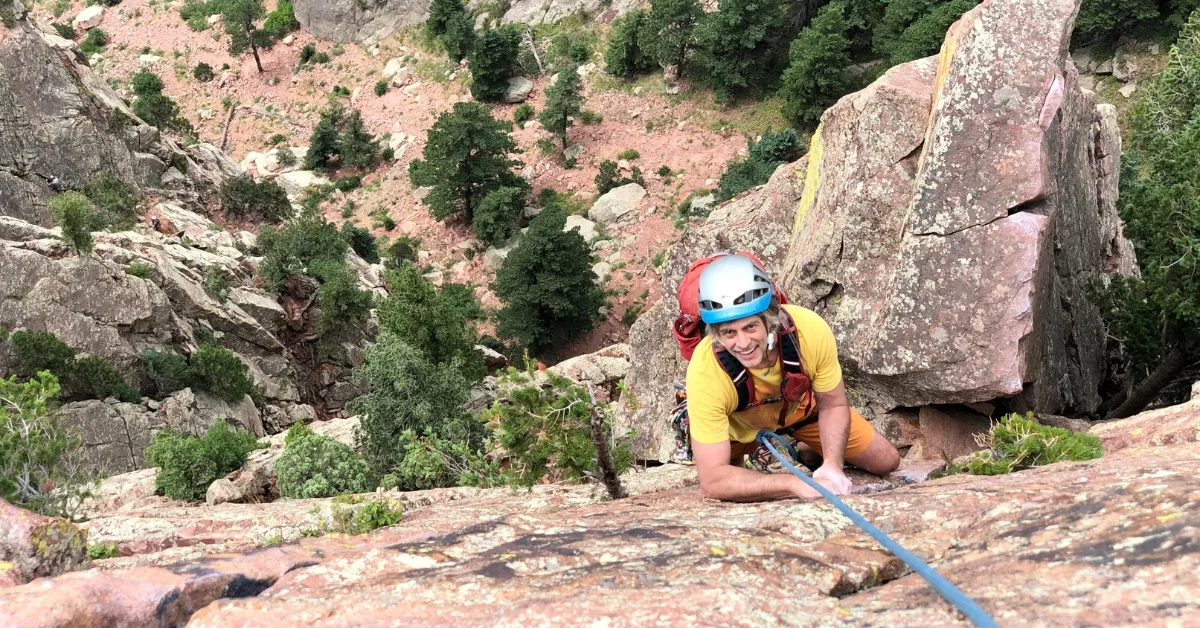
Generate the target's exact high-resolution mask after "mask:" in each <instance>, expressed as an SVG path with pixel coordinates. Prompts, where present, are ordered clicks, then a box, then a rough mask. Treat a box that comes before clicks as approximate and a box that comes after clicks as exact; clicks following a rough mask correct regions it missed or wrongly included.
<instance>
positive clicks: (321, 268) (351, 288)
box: [311, 260, 372, 337]
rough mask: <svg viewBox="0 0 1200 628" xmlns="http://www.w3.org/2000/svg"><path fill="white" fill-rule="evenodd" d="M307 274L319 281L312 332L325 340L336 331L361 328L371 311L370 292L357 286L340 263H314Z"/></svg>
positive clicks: (352, 277)
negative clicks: (313, 330)
mask: <svg viewBox="0 0 1200 628" xmlns="http://www.w3.org/2000/svg"><path fill="white" fill-rule="evenodd" d="M311 271H312V274H313V276H315V277H316V278H317V279H318V280H319V282H320V284H321V285H320V287H319V288H318V289H317V307H318V308H319V309H320V312H321V314H320V316H319V317H318V318H317V324H316V332H317V335H318V336H321V337H325V336H328V335H330V334H331V333H334V332H337V331H338V330H342V329H348V328H355V327H360V326H362V324H363V323H365V322H366V320H367V315H368V313H369V312H370V310H371V301H372V299H371V293H370V292H367V291H366V290H363V289H361V288H359V287H358V277H357V276H356V275H355V273H354V272H353V271H352V270H350V267H349V266H347V265H346V263H345V262H342V261H337V262H333V261H329V260H317V261H314V262H313V263H312V267H311Z"/></svg>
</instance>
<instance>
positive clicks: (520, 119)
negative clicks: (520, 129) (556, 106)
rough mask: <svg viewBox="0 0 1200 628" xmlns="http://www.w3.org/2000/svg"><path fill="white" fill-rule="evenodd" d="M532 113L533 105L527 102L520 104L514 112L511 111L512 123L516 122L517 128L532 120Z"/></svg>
mask: <svg viewBox="0 0 1200 628" xmlns="http://www.w3.org/2000/svg"><path fill="white" fill-rule="evenodd" d="M533 113H534V111H533V105H531V104H529V103H527V102H524V103H521V104H520V105H518V106H517V108H516V109H515V110H513V122H516V123H517V126H520V125H521V124H523V123H525V122H526V121H528V120H532V119H533Z"/></svg>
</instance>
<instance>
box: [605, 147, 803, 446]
mask: <svg viewBox="0 0 1200 628" xmlns="http://www.w3.org/2000/svg"><path fill="white" fill-rule="evenodd" d="M805 164H806V159H805V158H801V159H800V161H798V162H796V163H794V164H787V165H784V166H780V167H779V169H778V170H776V171H775V174H774V175H773V176H772V177H771V180H770V181H769V182H768V183H767V184H766V185H764V186H762V187H759V188H755V189H753V190H751V191H749V192H747V193H745V194H744V195H742V196H740V197H738V198H736V199H734V200H733V201H730V202H729V203H725V204H723V205H720V206H718V207H717V208H716V209H714V210H713V212H712V213H711V214H710V215H709V217H708V219H707V220H706V221H705V222H704V224H701V225H698V226H696V225H693V226H692V227H691V228H690V229H689V230H688V231H687V233H686V235H685V236H684V237H683V238H682V239H681V240H680V241H679V243H678V244H676V245H675V246H674V247H673V248H672V249H671V251H670V255H668V257H667V260H666V262H664V263H663V265H662V266H661V267H660V268H659V271H658V272H659V275H660V277H661V285H662V294H663V295H664V296H663V298H662V299H659V301H658V303H656V304H655V305H654V306H653V307H651V308H650V309H649V310H648V311H646V313H645V314H642V315H641V316H640V317H639V318H638V320H637V322H635V323H634V324H633V327H632V328H631V329H630V331H629V345H630V362H631V368H630V372H629V376H628V377H626V379H625V382H626V383H627V384H629V386H630V388H631V389H632V393H633V396H634V398H635V399H636V403H621V404H618V406H617V408H616V412H615V417H614V424H615V430H616V432H617V433H625V432H628V431H629V430H631V429H632V430H633V431H634V436H633V440H632V442H631V446H632V447H633V452H634V455H635V456H637V457H638V458H640V459H644V460H661V461H666V460H669V459H670V457H671V454H672V451H673V449H674V442H675V441H674V438H675V437H674V431H673V428H672V426H671V425H670V423H669V422H668V417H669V416H670V415H671V408H673V407H674V406H675V389H674V387H673V384H674V382H681V381H683V376H684V373H685V372H686V370H687V363H686V362H684V361H683V359H682V358H680V357H679V349H678V347H677V346H676V344H675V339H674V337H673V336H672V335H671V322H672V321H673V320H674V319H675V316H676V315H677V314H678V311H679V307H678V303H677V301H676V300H675V297H674V295H675V291H676V289H677V288H678V287H679V280H680V279H682V278H683V274H684V273H685V272H687V269H688V266H690V265H691V263H692V261H693V260H695V259H697V258H699V257H703V256H707V255H712V254H713V253H715V252H717V251H725V250H750V251H754V252H755V253H756V254H757V255H758V257H759V259H761V260H762V261H763V263H764V264H766V266H767V272H769V273H772V274H773V275H774V276H778V273H779V271H780V269H781V267H782V265H783V260H784V257H785V256H786V255H787V239H786V234H787V233H788V230H789V229H790V228H791V224H792V220H793V216H794V212H795V207H796V202H797V201H798V200H799V199H800V192H801V190H802V182H803V181H804V172H805V167H806V166H805ZM732 225H736V228H734V227H732ZM631 408H636V410H631Z"/></svg>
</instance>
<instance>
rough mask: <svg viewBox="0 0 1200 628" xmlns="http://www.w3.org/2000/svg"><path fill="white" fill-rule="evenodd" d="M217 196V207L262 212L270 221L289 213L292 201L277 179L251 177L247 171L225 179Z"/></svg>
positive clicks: (238, 213) (230, 211)
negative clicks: (267, 179)
mask: <svg viewBox="0 0 1200 628" xmlns="http://www.w3.org/2000/svg"><path fill="white" fill-rule="evenodd" d="M293 162H294V158H293ZM281 163H282V162H281ZM220 197H221V209H223V210H225V212H226V213H227V214H231V215H234V216H262V217H263V218H265V219H266V220H269V221H271V222H279V221H281V220H286V219H288V218H290V217H291V216H292V203H291V201H289V200H288V197H287V192H285V191H284V190H283V188H281V187H279V184H278V183H275V182H274V181H255V180H254V179H253V178H251V177H250V175H248V174H243V175H238V176H236V177H230V178H228V179H226V180H225V181H224V182H223V183H222V184H221V191H220Z"/></svg>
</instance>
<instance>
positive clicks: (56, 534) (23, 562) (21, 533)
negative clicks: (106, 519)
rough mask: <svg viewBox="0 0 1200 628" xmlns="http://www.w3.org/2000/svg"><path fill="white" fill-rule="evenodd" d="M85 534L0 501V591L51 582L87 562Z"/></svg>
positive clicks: (65, 524)
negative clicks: (44, 580)
mask: <svg viewBox="0 0 1200 628" xmlns="http://www.w3.org/2000/svg"><path fill="white" fill-rule="evenodd" d="M87 549H88V544H87V532H84V531H83V530H81V529H79V528H78V527H76V526H75V525H73V524H72V523H71V522H69V521H67V520H65V519H59V518H56V517H43V516H42V515H39V514H36V513H33V512H30V511H28V510H25V509H23V508H18V507H16V506H13V505H12V504H10V503H8V502H6V501H4V500H3V499H0V589H3V588H5V587H12V586H16V585H19V584H25V583H26V582H29V581H30V580H33V579H34V578H52V577H54V576H57V575H61V574H64V573H66V572H68V571H71V570H72V569H75V568H76V567H79V566H82V565H86V564H87V560H88V552H87Z"/></svg>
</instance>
